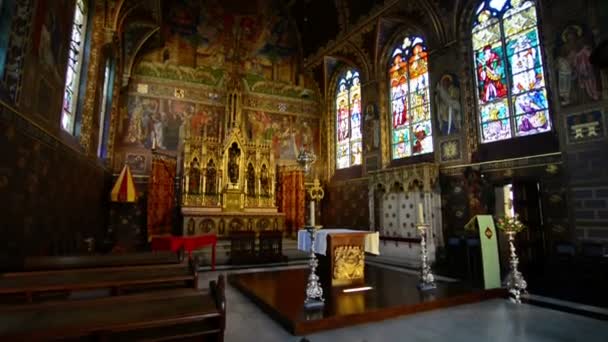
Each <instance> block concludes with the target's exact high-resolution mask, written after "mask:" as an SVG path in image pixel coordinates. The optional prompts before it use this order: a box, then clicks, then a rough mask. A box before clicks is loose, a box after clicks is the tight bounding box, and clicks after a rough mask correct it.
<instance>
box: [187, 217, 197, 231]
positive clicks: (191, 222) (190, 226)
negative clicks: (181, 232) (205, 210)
mask: <svg viewBox="0 0 608 342" xmlns="http://www.w3.org/2000/svg"><path fill="white" fill-rule="evenodd" d="M194 224H195V223H194V219H193V218H190V219H189V220H188V228H187V233H188V235H194V233H195V231H194V230H195V228H194Z"/></svg>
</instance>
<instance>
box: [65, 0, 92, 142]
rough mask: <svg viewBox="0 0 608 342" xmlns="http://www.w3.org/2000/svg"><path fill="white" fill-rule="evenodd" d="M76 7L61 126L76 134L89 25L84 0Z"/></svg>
mask: <svg viewBox="0 0 608 342" xmlns="http://www.w3.org/2000/svg"><path fill="white" fill-rule="evenodd" d="M74 7H75V8H74V17H73V19H72V34H71V36H70V50H69V54H68V67H67V70H66V73H65V88H64V94H63V106H62V110H61V127H62V128H63V129H64V130H66V131H68V132H69V133H70V134H74V124H75V122H76V103H77V102H78V101H77V100H78V88H79V86H80V74H81V69H82V60H83V58H84V43H85V33H86V25H87V15H86V6H85V3H84V0H76V2H75V5H74Z"/></svg>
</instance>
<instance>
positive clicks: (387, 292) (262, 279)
mask: <svg viewBox="0 0 608 342" xmlns="http://www.w3.org/2000/svg"><path fill="white" fill-rule="evenodd" d="M308 273H309V270H308V268H302V269H291V270H282V271H273V272H259V273H245V274H234V275H231V276H229V277H228V281H229V282H230V284H231V285H232V286H234V287H235V288H236V289H238V290H239V291H241V292H242V293H243V294H245V295H246V296H247V297H248V298H249V299H251V300H252V301H253V302H254V303H255V304H256V305H258V306H259V307H260V308H261V309H262V310H263V311H264V312H266V313H267V314H268V315H269V316H270V317H272V318H273V319H274V320H275V321H277V322H278V323H279V324H280V325H281V326H283V327H284V328H285V329H286V330H287V331H289V332H290V333H291V334H294V335H304V334H308V333H312V332H317V331H322V330H330V329H336V328H341V327H346V326H351V325H356V324H362V323H368V322H374V321H381V320H385V319H388V318H393V317H397V316H401V315H408V314H414V313H418V312H422V311H428V310H434V309H440V308H445V307H450V306H455V305H461V304H467V303H474V302H479V301H483V300H487V299H492V298H497V297H506V291H505V290H504V289H493V290H473V289H471V288H469V287H468V286H466V285H464V284H462V283H459V282H439V281H438V282H437V289H436V290H435V291H433V292H430V293H421V292H420V291H418V289H417V288H416V285H417V284H418V276H417V275H414V274H407V273H403V272H399V271H396V270H392V269H389V268H384V267H380V266H375V265H366V267H365V285H363V286H369V287H372V289H371V290H367V291H359V292H350V293H345V292H344V289H348V287H333V288H330V287H328V286H327V284H326V283H324V282H323V279H321V282H322V284H323V286H324V288H323V291H324V297H325V307H324V308H323V309H321V310H317V311H306V310H305V309H304V305H303V303H304V298H305V293H304V292H305V287H306V279H307V277H308ZM358 287H359V286H358Z"/></svg>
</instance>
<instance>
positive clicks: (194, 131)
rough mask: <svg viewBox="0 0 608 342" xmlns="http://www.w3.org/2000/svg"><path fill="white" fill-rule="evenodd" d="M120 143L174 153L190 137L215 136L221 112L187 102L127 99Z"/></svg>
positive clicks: (217, 133) (140, 98)
mask: <svg viewBox="0 0 608 342" xmlns="http://www.w3.org/2000/svg"><path fill="white" fill-rule="evenodd" d="M128 102H129V103H128V105H127V112H128V115H127V118H126V124H125V125H123V127H124V132H123V143H124V144H126V145H132V146H137V147H145V148H152V149H160V150H168V151H177V150H179V148H180V146H181V143H182V142H183V141H184V139H186V138H189V137H190V136H203V137H205V136H214V137H217V136H218V135H219V129H220V126H221V115H222V111H223V109H220V108H219V107H214V106H204V105H201V104H195V103H193V102H189V101H181V100H179V101H178V100H168V99H159V98H154V97H145V96H131V97H129V101H128Z"/></svg>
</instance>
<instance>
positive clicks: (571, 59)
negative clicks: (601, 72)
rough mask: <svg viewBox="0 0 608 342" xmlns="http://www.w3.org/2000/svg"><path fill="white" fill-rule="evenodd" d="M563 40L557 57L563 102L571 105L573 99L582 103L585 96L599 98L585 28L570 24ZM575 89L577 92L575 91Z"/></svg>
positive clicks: (560, 94)
mask: <svg viewBox="0 0 608 342" xmlns="http://www.w3.org/2000/svg"><path fill="white" fill-rule="evenodd" d="M561 40H562V43H563V45H562V46H561V48H560V50H559V52H558V58H557V73H558V87H559V96H560V102H561V104H562V105H569V104H572V102H573V101H575V102H576V103H581V102H582V101H583V100H584V99H585V98H586V99H590V100H592V101H597V100H599V99H600V91H599V87H598V81H597V78H596V70H595V68H594V67H593V65H592V64H591V61H590V57H591V47H590V46H589V44H588V42H587V41H586V39H585V38H584V37H583V29H582V28H581V27H580V26H578V25H570V26H568V27H566V28H565V29H564V31H563V32H562V35H561ZM573 82H574V83H575V86H574V87H573V86H572V83H573ZM575 90H576V92H574V93H573V91H575ZM573 95H575V97H574V98H573Z"/></svg>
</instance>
